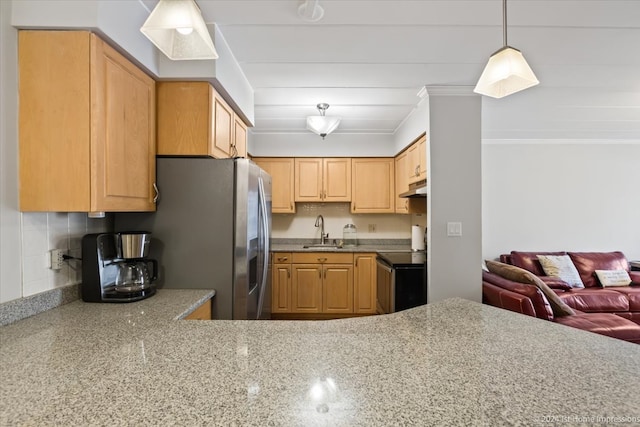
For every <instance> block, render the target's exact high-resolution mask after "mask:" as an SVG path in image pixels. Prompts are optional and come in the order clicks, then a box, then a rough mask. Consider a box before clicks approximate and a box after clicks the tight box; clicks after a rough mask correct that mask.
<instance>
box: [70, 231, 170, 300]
mask: <svg viewBox="0 0 640 427" xmlns="http://www.w3.org/2000/svg"><path fill="white" fill-rule="evenodd" d="M150 242H151V233H147V232H121V233H99V234H87V235H86V236H84V237H83V238H82V260H83V262H82V299H83V300H84V301H87V302H131V301H137V300H141V299H144V298H147V297H150V296H151V295H153V294H155V292H156V285H155V284H154V281H155V280H156V279H157V276H158V262H157V261H156V260H155V259H149V258H147V255H148V253H149V245H150Z"/></svg>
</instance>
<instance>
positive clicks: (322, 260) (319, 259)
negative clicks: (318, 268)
mask: <svg viewBox="0 0 640 427" xmlns="http://www.w3.org/2000/svg"><path fill="white" fill-rule="evenodd" d="M326 260H327V259H326V258H318V261H319V262H325V261H326Z"/></svg>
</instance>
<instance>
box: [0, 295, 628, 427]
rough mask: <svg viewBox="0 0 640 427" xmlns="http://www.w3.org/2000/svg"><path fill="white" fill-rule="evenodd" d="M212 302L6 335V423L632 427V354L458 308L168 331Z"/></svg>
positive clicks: (47, 321) (35, 324) (164, 301)
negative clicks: (608, 422) (611, 422)
mask: <svg viewBox="0 0 640 427" xmlns="http://www.w3.org/2000/svg"><path fill="white" fill-rule="evenodd" d="M211 295H212V293H210V292H207V291H202V290H160V291H158V293H157V295H155V296H153V297H152V298H149V299H147V300H143V301H139V302H136V303H131V304H88V303H84V302H81V301H75V302H73V303H70V304H67V305H65V306H62V307H59V308H56V309H54V310H50V311H47V312H45V313H42V314H39V315H37V316H34V317H31V318H28V319H25V320H22V321H19V322H16V323H14V324H11V325H9V326H5V327H2V328H0V343H1V347H0V372H1V374H2V382H1V385H0V391H1V393H2V400H1V412H0V425H12V426H14V425H82V426H84V425H136V426H141V425H153V426H157V425H167V426H173V425H238V426H246V425H255V426H258V425H259V426H289V425H291V426H300V425H305V426H309V425H331V426H358V425H361V426H387V425H420V426H422V425H487V426H488V425H505V424H509V425H511V424H521V425H536V424H538V423H539V424H548V423H549V422H553V421H554V420H555V423H556V424H566V425H575V424H581V423H584V424H586V425H589V424H591V425H593V424H597V423H603V421H599V422H598V421H597V420H598V417H602V418H603V419H606V417H611V419H613V417H618V418H619V419H623V420H627V421H626V422H627V424H633V423H632V422H631V421H633V420H635V421H633V422H635V423H638V422H640V385H639V382H638V381H635V380H630V379H637V378H640V346H638V345H635V344H630V343H627V342H624V341H619V340H615V339H612V338H608V337H604V336H600V335H596V334H592V333H588V332H584V331H580V330H577V329H572V328H569V327H565V326H562V325H557V324H553V323H550V322H546V321H543V320H539V319H534V318H531V317H527V316H523V315H519V314H515V313H511V312H508V311H504V310H500V309H497V308H494V307H490V306H486V305H482V304H478V303H473V302H469V301H466V300H462V299H450V300H446V301H442V302H438V303H434V304H429V305H426V306H421V307H417V308H414V309H411V310H407V311H403V312H399V313H395V314H390V315H385V316H370V317H364V318H352V319H341V320H331V321H312V322H311V321H225V320H215V321H189V320H176V319H180V318H182V317H184V316H185V315H186V314H188V312H189V311H190V310H193V308H195V306H197V305H198V303H200V302H202V301H204V300H206V299H207V298H209V297H210V296H211ZM553 417H556V418H553ZM592 417H593V418H592ZM634 417H635V418H634ZM591 420H593V421H591Z"/></svg>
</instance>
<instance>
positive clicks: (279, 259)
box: [278, 256, 289, 262]
mask: <svg viewBox="0 0 640 427" xmlns="http://www.w3.org/2000/svg"><path fill="white" fill-rule="evenodd" d="M288 259H289V258H288V257H286V256H281V257H278V261H280V262H282V261H286V260H288Z"/></svg>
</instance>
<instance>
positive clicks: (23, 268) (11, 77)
mask: <svg viewBox="0 0 640 427" xmlns="http://www.w3.org/2000/svg"><path fill="white" fill-rule="evenodd" d="M11 8H12V2H8V1H0V19H1V21H0V50H1V52H2V61H0V67H1V68H0V137H1V140H0V224H1V229H0V303H2V302H6V301H11V300H14V299H17V298H21V297H25V296H29V295H33V294H36V293H39V292H42V291H46V290H49V289H54V288H56V287H60V286H64V285H67V284H72V283H78V282H79V281H80V270H79V268H78V267H79V264H77V263H76V262H75V261H72V262H71V263H70V264H68V265H66V266H64V267H63V268H62V269H61V270H60V271H53V270H51V269H49V250H50V249H54V248H56V249H65V250H68V251H69V253H70V254H71V255H74V256H80V238H81V237H82V235H84V234H86V233H88V232H98V231H103V230H104V229H105V228H106V227H107V225H108V224H107V222H106V221H105V220H89V219H87V215H86V214H73V213H71V214H68V213H53V212H51V213H24V214H21V213H20V212H19V211H18V116H17V111H18V108H17V107H18V72H17V71H18V70H17V68H18V53H17V47H18V41H17V31H16V29H15V28H13V27H12V26H11V23H10V18H11Z"/></svg>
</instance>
